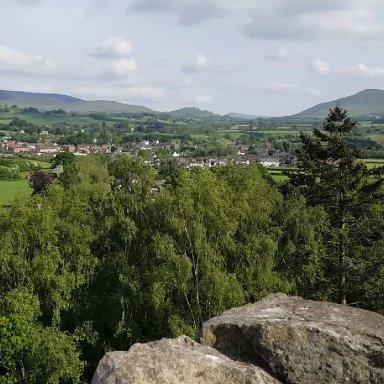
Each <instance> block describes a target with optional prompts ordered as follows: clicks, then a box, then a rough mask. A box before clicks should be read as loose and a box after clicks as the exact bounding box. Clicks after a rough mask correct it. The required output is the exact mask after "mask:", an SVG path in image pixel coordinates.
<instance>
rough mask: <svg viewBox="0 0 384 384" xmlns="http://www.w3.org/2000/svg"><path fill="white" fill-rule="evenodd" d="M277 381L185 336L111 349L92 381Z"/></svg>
mask: <svg viewBox="0 0 384 384" xmlns="http://www.w3.org/2000/svg"><path fill="white" fill-rule="evenodd" d="M116 383H119V384H155V383H156V384H278V383H279V381H277V380H275V379H274V378H273V377H272V376H270V375H269V374H267V373H266V372H264V371H263V370H262V369H260V368H257V367H255V366H252V365H247V364H244V363H241V362H235V361H232V360H231V359H229V358H228V357H226V356H224V355H223V354H221V353H219V352H218V351H216V350H215V349H213V348H210V347H207V346H202V345H200V344H198V343H196V342H194V341H193V340H191V339H190V338H188V337H186V336H180V337H179V338H178V339H174V340H170V339H162V340H160V341H154V342H151V343H147V344H135V345H133V346H132V347H131V349H130V350H129V351H128V352H109V353H107V354H106V355H105V356H104V357H103V359H102V360H101V361H100V363H99V365H98V367H97V370H96V372H95V374H94V376H93V379H92V384H116Z"/></svg>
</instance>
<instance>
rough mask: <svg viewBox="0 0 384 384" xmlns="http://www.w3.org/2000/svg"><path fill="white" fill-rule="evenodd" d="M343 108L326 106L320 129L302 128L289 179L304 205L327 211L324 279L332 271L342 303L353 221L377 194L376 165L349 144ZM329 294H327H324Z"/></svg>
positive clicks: (348, 122)
mask: <svg viewBox="0 0 384 384" xmlns="http://www.w3.org/2000/svg"><path fill="white" fill-rule="evenodd" d="M356 124H357V123H356V122H355V121H353V120H352V119H351V118H350V117H349V116H348V113H347V111H346V110H343V109H342V108H340V107H339V106H336V107H335V108H334V109H332V110H330V111H329V114H328V115H327V117H326V118H325V120H324V123H323V126H322V130H319V129H314V131H313V135H307V134H304V133H302V134H301V136H300V138H301V143H302V146H301V148H300V149H299V150H298V160H299V169H300V172H299V173H298V174H296V175H294V176H292V178H291V183H292V184H294V185H296V186H298V187H300V189H301V190H302V192H303V194H304V195H305V196H306V198H307V201H308V203H309V204H310V205H314V206H317V205H321V206H323V208H324V210H325V211H326V212H327V213H328V216H329V222H330V225H329V228H328V233H327V244H328V254H329V255H330V256H332V257H333V258H332V259H333V260H332V259H331V260H330V261H329V265H328V268H329V271H328V272H329V273H330V280H333V279H334V277H335V273H334V271H335V268H336V271H337V274H336V277H337V285H338V288H337V291H338V299H339V301H340V302H341V303H342V304H346V303H347V293H348V292H347V287H348V284H347V276H348V273H349V272H350V271H351V269H352V268H351V267H352V266H353V262H354V261H353V260H354V254H355V250H356V248H357V243H359V239H358V237H361V235H362V234H358V233H356V231H355V228H356V225H355V224H356V223H357V222H358V220H361V219H362V217H364V216H366V215H367V214H368V212H370V209H369V207H371V206H372V204H374V202H375V201H378V199H379V197H380V194H381V185H382V182H383V179H382V176H381V175H382V170H381V169H375V170H369V169H368V168H367V166H366V165H365V164H364V163H363V162H362V161H361V160H359V159H360V158H361V157H362V153H361V152H360V151H358V150H355V149H353V148H351V147H350V145H349V144H348V136H349V135H350V133H351V131H352V130H353V129H354V128H355V127H356ZM330 296H331V297H330V298H333V299H336V297H332V293H331V294H330Z"/></svg>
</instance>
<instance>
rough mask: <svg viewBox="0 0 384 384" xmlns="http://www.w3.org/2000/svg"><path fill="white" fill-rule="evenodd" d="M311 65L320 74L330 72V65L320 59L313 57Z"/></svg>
mask: <svg viewBox="0 0 384 384" xmlns="http://www.w3.org/2000/svg"><path fill="white" fill-rule="evenodd" d="M312 67H313V69H314V70H315V72H316V73H318V74H320V75H325V74H327V73H331V72H332V70H331V67H330V66H329V65H328V64H327V63H326V62H324V61H322V60H320V59H315V60H314V62H313V64H312Z"/></svg>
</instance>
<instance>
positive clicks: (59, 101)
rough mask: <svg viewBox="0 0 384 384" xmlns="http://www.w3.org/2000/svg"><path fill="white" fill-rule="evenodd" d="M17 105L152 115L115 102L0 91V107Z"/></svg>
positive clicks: (69, 110)
mask: <svg viewBox="0 0 384 384" xmlns="http://www.w3.org/2000/svg"><path fill="white" fill-rule="evenodd" d="M5 104H6V105H8V106H11V105H17V106H18V107H20V108H26V107H34V108H38V109H39V110H41V111H49V110H58V109H64V110H65V111H67V112H80V113H82V112H83V113H87V112H104V113H144V112H147V113H154V112H155V111H153V110H152V109H149V108H147V107H143V106H141V105H131V104H123V103H118V102H116V101H108V100H95V101H86V100H81V99H78V98H76V97H71V96H67V95H60V94H54V93H32V92H19V91H5V90H0V105H5Z"/></svg>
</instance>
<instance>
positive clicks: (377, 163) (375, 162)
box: [363, 159, 384, 169]
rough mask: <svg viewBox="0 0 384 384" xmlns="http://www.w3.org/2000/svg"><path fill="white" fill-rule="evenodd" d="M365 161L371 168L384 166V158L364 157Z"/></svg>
mask: <svg viewBox="0 0 384 384" xmlns="http://www.w3.org/2000/svg"><path fill="white" fill-rule="evenodd" d="M363 161H364V163H365V164H366V165H367V167H368V168H369V169H372V168H375V167H381V166H384V159H364V160H363Z"/></svg>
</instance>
